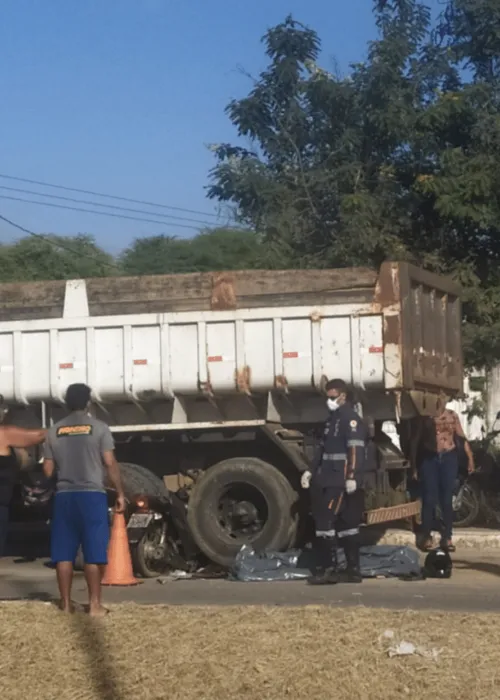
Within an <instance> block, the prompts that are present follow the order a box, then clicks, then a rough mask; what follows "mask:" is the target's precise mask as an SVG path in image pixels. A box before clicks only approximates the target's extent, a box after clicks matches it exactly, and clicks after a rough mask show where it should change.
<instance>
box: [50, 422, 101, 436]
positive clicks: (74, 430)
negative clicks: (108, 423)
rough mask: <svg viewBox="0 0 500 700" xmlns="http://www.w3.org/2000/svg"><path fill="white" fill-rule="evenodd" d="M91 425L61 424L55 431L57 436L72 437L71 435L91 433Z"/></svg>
mask: <svg viewBox="0 0 500 700" xmlns="http://www.w3.org/2000/svg"><path fill="white" fill-rule="evenodd" d="M92 430H93V428H92V426H91V425H90V424H89V425H61V426H60V427H59V428H58V429H57V431H56V435H57V437H72V436H73V435H92Z"/></svg>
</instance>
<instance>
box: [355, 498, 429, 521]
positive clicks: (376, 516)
mask: <svg viewBox="0 0 500 700" xmlns="http://www.w3.org/2000/svg"><path fill="white" fill-rule="evenodd" d="M421 507H422V506H421V502H420V501H410V502H409V503H403V504H401V505H399V506H390V507H388V508H377V509H376V510H369V511H367V512H366V514H365V522H366V524H367V525H378V524H380V523H388V522H391V521H394V520H404V519H405V518H412V517H413V516H415V515H419V513H420V510H421Z"/></svg>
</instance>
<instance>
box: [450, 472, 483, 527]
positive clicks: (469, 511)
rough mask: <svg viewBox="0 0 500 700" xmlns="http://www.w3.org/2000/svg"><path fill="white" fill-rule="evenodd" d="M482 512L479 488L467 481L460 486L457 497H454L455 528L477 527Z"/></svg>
mask: <svg viewBox="0 0 500 700" xmlns="http://www.w3.org/2000/svg"><path fill="white" fill-rule="evenodd" d="M480 512H481V499H480V495H479V492H478V490H477V487H476V486H475V485H474V484H471V483H470V482H467V481H466V482H465V483H463V484H462V485H461V486H460V488H459V490H458V493H457V494H456V496H453V526H454V527H471V526H472V525H476V524H477V521H478V520H479V514H480Z"/></svg>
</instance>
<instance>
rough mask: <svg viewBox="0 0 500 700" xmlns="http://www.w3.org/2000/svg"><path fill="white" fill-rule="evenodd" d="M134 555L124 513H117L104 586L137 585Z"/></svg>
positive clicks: (103, 580)
mask: <svg viewBox="0 0 500 700" xmlns="http://www.w3.org/2000/svg"><path fill="white" fill-rule="evenodd" d="M138 583H139V581H138V580H137V579H136V578H135V577H134V570H133V568H132V557H131V556H130V547H129V544H128V537H127V527H126V525H125V516H124V515H123V513H115V514H114V516H113V527H112V529H111V539H110V541H109V547H108V565H107V567H106V571H105V572H104V577H103V579H102V585H103V586H135V585H137V584H138Z"/></svg>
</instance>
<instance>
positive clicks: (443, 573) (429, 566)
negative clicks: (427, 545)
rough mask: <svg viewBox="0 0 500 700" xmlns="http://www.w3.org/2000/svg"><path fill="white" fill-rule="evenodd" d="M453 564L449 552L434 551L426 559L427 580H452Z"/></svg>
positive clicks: (425, 572)
mask: <svg viewBox="0 0 500 700" xmlns="http://www.w3.org/2000/svg"><path fill="white" fill-rule="evenodd" d="M452 569H453V562H452V561H451V557H450V555H449V553H448V552H445V551H444V550H443V549H434V550H433V551H432V552H429V554H428V555H427V556H426V557H425V562H424V575H425V577H426V578H451V572H452Z"/></svg>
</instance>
